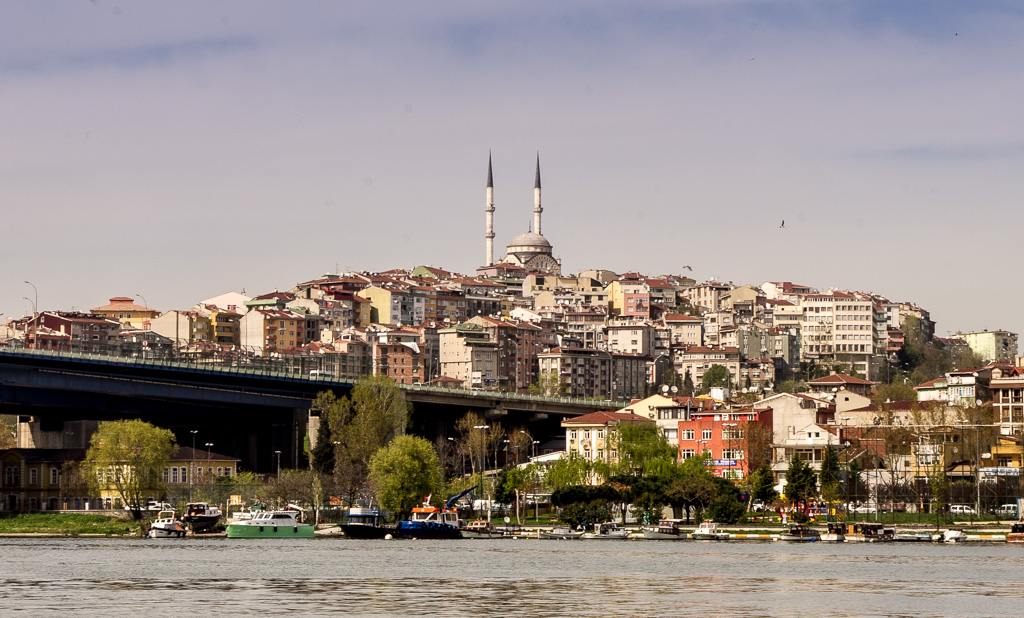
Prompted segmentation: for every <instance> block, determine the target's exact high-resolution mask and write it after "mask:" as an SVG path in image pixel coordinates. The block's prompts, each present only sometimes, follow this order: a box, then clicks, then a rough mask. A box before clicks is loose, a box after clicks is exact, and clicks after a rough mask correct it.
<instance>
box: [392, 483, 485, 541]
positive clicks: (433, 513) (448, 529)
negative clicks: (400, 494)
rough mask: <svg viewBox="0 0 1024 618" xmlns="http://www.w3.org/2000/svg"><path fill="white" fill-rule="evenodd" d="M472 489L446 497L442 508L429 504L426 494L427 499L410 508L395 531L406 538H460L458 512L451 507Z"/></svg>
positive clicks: (472, 488)
mask: <svg viewBox="0 0 1024 618" xmlns="http://www.w3.org/2000/svg"><path fill="white" fill-rule="evenodd" d="M474 489H476V487H470V488H469V489H467V490H465V491H463V492H462V493H460V494H458V495H456V496H452V497H451V498H448V500H447V502H445V503H444V507H442V508H437V507H436V506H430V499H429V496H428V497H427V498H428V499H427V500H424V501H423V506H420V507H416V508H414V509H413V510H412V516H411V517H410V518H409V519H406V520H404V521H400V522H398V526H397V528H396V531H397V532H398V534H400V535H402V536H403V537H405V538H407V539H461V538H462V531H461V530H460V528H461V526H460V524H459V512H458V511H457V510H455V509H454V508H452V505H454V504H455V502H456V501H458V499H459V498H461V497H462V496H465V495H466V494H468V493H469V492H471V491H473V490H474Z"/></svg>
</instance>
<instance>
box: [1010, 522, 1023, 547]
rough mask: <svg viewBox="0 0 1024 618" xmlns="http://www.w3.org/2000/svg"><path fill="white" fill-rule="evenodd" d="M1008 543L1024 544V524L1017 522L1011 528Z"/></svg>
mask: <svg viewBox="0 0 1024 618" xmlns="http://www.w3.org/2000/svg"><path fill="white" fill-rule="evenodd" d="M1006 542H1007V543H1024V522H1020V521H1019V522H1017V523H1015V524H1013V525H1012V526H1010V532H1009V533H1008V534H1007V535H1006Z"/></svg>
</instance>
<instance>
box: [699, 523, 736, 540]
mask: <svg viewBox="0 0 1024 618" xmlns="http://www.w3.org/2000/svg"><path fill="white" fill-rule="evenodd" d="M690 538H691V539H693V540H694V541H727V540H729V533H728V532H725V531H723V530H721V529H720V528H719V527H718V524H716V523H715V522H713V521H702V522H700V525H699V526H697V529H696V530H694V531H693V533H691V534H690Z"/></svg>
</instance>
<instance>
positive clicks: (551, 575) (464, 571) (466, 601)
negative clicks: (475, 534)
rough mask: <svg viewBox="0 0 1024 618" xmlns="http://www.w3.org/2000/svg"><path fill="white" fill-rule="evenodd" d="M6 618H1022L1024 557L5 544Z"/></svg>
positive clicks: (866, 547) (586, 547) (323, 544)
mask: <svg viewBox="0 0 1024 618" xmlns="http://www.w3.org/2000/svg"><path fill="white" fill-rule="evenodd" d="M0 558H2V559H0V615H3V616H21V615H26V616H29V615H31V616H54V615H59V614H62V613H66V614H68V615H74V616H135V615H137V616H139V618H143V617H145V618H152V617H156V616H179V617H181V616H186V617H191V616H195V615H197V614H196V613H195V612H202V613H203V614H208V615H209V616H217V617H223V616H238V615H247V616H258V615H268V616H270V615H282V614H284V613H286V612H292V613H294V614H295V615H296V616H310V615H327V614H337V613H338V612H339V611H344V612H346V613H348V614H349V615H351V616H408V615H416V616H452V615H465V616H530V617H534V616H556V615H557V616H602V617H606V616H814V617H832V616H956V617H967V616H1019V615H1020V614H1021V611H1022V610H1024V605H1022V601H1024V585H1022V584H1024V547H1020V546H1010V545H1005V544H976V545H954V546H950V545H932V544H916V543H889V544H850V545H848V544H839V545H836V544H825V543H808V544H785V543H777V542H776V543H772V542H731V543H701V542H671V541H669V542H657V541H592V542H586V541H537V540H514V541H513V540H486V541H485V540H463V541H352V540H345V539H313V540H306V541H301V540H279V541H273V540H231V541H229V540H227V539H199V540H194V539H186V540H180V541H176V540H161V541H153V540H125V539H0Z"/></svg>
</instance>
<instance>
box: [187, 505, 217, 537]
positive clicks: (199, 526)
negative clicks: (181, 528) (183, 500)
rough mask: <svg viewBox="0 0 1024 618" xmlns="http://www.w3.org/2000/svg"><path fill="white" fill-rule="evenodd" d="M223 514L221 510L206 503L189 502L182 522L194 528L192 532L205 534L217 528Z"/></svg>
mask: <svg viewBox="0 0 1024 618" xmlns="http://www.w3.org/2000/svg"><path fill="white" fill-rule="evenodd" d="M222 514H223V513H222V512H221V510H220V509H219V508H217V507H215V506H210V505H209V504H208V503H206V502H189V503H188V504H186V505H185V516H184V517H182V518H181V520H182V521H183V522H185V523H186V524H188V525H189V527H190V528H192V532H204V531H207V530H212V529H213V528H214V527H216V526H217V522H219V521H220V516H221V515H222Z"/></svg>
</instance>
